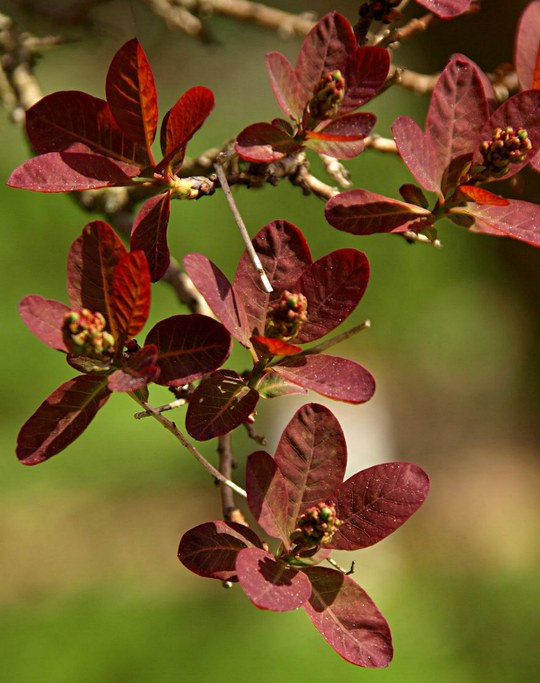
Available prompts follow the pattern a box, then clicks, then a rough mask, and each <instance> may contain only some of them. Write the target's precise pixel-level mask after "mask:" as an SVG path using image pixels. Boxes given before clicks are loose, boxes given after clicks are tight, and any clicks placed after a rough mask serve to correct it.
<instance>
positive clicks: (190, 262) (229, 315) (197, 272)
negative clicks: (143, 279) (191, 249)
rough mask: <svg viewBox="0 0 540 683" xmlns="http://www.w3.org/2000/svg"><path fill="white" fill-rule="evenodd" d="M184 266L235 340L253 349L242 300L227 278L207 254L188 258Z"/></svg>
mask: <svg viewBox="0 0 540 683" xmlns="http://www.w3.org/2000/svg"><path fill="white" fill-rule="evenodd" d="M182 262H183V264H184V268H185V269H186V272H187V274H188V275H189V277H190V278H191V280H192V282H193V284H194V285H195V287H197V289H198V290H199V292H200V293H201V294H202V295H203V297H204V298H205V300H206V302H207V303H208V305H209V306H210V308H211V309H212V311H213V312H214V314H215V315H216V316H217V317H218V318H219V319H220V320H221V322H222V323H223V325H224V326H225V327H226V328H227V330H228V331H229V332H230V333H231V335H232V336H233V337H234V338H235V339H237V340H238V341H239V342H240V343H241V344H243V345H244V346H245V347H246V348H249V347H250V342H249V327H248V323H247V319H246V313H245V311H244V306H243V303H242V299H241V298H240V297H239V296H237V295H236V294H235V291H234V289H233V288H232V286H231V284H230V282H229V281H228V280H227V278H226V277H225V275H224V274H223V273H222V272H221V270H220V269H219V268H218V267H217V266H216V265H215V264H214V263H212V261H210V260H209V259H207V258H206V256H204V255H203V254H187V255H186V256H184V258H183V261H182Z"/></svg>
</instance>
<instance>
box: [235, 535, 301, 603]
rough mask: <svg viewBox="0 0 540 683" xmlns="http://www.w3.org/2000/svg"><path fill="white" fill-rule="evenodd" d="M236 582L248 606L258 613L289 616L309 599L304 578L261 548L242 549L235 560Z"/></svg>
mask: <svg viewBox="0 0 540 683" xmlns="http://www.w3.org/2000/svg"><path fill="white" fill-rule="evenodd" d="M236 571H237V574H238V580H239V582H240V585H241V586H242V588H243V590H244V592H245V593H246V595H247V596H248V598H249V599H250V600H251V602H252V603H253V604H254V605H255V607H258V608H259V609H269V610H272V611H274V612H289V611H290V610H293V609H297V608H298V607H300V606H301V605H303V604H304V603H305V602H306V600H308V598H309V596H310V595H311V584H310V582H309V579H308V578H307V576H306V575H305V574H303V573H302V572H300V571H298V570H297V569H293V568H291V567H288V566H287V565H286V564H284V563H283V562H280V561H279V560H276V559H275V557H274V556H273V555H271V554H270V553H268V552H266V551H265V550H261V549H260V548H244V549H243V550H241V551H240V552H239V553H238V556H237V558H236Z"/></svg>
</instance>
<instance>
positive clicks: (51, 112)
mask: <svg viewBox="0 0 540 683" xmlns="http://www.w3.org/2000/svg"><path fill="white" fill-rule="evenodd" d="M26 132H27V134H28V138H29V140H30V142H31V143H32V146H33V147H34V149H35V150H36V152H38V153H39V154H44V153H46V152H65V151H68V150H69V151H75V150H74V149H73V147H74V146H75V148H77V146H80V145H84V147H85V148H87V150H89V151H91V152H94V153H95V154H102V155H103V156H106V157H111V158H112V159H116V160H117V161H121V162H123V163H125V164H129V165H132V166H138V167H139V169H141V168H145V167H146V166H148V165H150V159H149V158H148V153H147V150H146V147H145V146H143V145H139V144H137V143H134V142H133V141H132V140H130V139H129V138H128V137H126V135H125V133H124V132H123V131H122V130H121V129H120V128H119V126H118V124H117V123H116V121H115V120H114V117H113V115H112V113H111V110H110V108H109V105H108V103H107V102H106V101H105V100H102V99H99V98H97V97H92V95H88V94H87V93H84V92H80V91H78V90H66V91H60V92H55V93H52V94H51V95H47V96H46V97H44V98H43V99H41V100H39V102H37V103H36V104H35V105H34V106H33V107H31V108H30V109H29V110H28V112H27V113H26Z"/></svg>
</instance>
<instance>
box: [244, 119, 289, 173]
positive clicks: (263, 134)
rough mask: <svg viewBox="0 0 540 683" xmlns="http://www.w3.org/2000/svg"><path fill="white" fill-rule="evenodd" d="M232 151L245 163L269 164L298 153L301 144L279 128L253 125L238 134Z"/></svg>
mask: <svg viewBox="0 0 540 683" xmlns="http://www.w3.org/2000/svg"><path fill="white" fill-rule="evenodd" d="M234 149H235V151H236V153H237V154H239V155H240V156H241V157H242V159H245V160H246V161H252V162H254V163H264V164H269V163H271V162H273V161H279V159H283V157H286V156H288V155H289V154H294V153H295V152H298V151H300V150H301V149H302V143H301V142H296V141H295V140H294V139H293V138H292V137H291V136H290V135H289V134H288V133H286V132H285V131H284V130H283V129H282V128H280V127H279V126H274V125H272V124H271V123H254V124H252V125H251V126H248V127H247V128H244V130H243V131H241V132H240V133H239V134H238V136H237V138H236V142H235V143H234Z"/></svg>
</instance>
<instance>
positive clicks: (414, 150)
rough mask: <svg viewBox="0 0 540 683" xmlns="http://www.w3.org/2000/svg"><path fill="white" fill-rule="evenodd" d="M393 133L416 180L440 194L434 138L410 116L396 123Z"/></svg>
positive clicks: (400, 152) (438, 168) (438, 167)
mask: <svg viewBox="0 0 540 683" xmlns="http://www.w3.org/2000/svg"><path fill="white" fill-rule="evenodd" d="M392 133H393V135H394V139H395V141H396V145H397V148H398V151H399V154H400V156H401V158H402V159H403V161H404V162H405V164H406V165H407V168H408V169H409V171H410V172H411V173H412V174H413V176H414V177H415V178H416V180H417V181H418V182H419V183H420V185H422V187H424V188H425V189H426V190H428V191H429V192H439V193H440V190H441V173H440V165H439V162H438V158H437V150H436V148H435V145H434V143H433V140H432V138H431V137H430V136H429V135H425V134H424V131H423V130H422V129H421V128H420V126H419V125H418V124H417V123H416V121H413V119H411V118H409V117H408V116H399V117H398V118H397V119H396V120H395V121H394V123H393V124H392Z"/></svg>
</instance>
